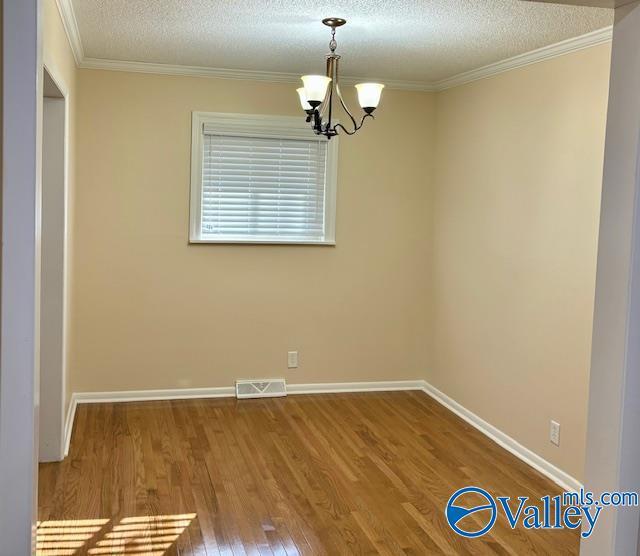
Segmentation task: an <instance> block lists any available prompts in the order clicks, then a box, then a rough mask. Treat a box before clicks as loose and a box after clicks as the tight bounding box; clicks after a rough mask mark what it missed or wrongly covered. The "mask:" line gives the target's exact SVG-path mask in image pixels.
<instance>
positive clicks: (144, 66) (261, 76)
mask: <svg viewBox="0 0 640 556" xmlns="http://www.w3.org/2000/svg"><path fill="white" fill-rule="evenodd" d="M78 67H80V68H83V69H98V70H110V71H126V72H134V73H153V74H159V75H181V76H187V77H214V78H218V79H239V80H245V81H268V82H271V83H298V82H299V81H300V75H298V74H296V73H282V72H274V71H255V70H237V69H225V68H210V67H206V66H181V65H173V64H154V63H150V62H127V61H124V60H105V59H101V58H84V60H83V61H82V62H81V63H80V64H78ZM367 81H376V82H383V83H384V84H385V86H386V87H387V88H388V89H405V90H410V91H423V92H424V91H428V92H431V91H433V90H434V88H433V86H432V85H431V84H429V83H422V82H420V81H393V80H389V79H384V80H381V79H379V78H377V79H376V78H371V77H349V76H347V77H341V78H340V82H341V83H343V84H345V85H355V84H356V83H363V82H367Z"/></svg>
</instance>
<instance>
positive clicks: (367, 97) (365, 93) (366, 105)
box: [356, 83, 384, 114]
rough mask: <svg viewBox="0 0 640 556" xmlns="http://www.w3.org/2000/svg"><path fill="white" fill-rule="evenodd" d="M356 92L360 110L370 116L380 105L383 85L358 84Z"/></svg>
mask: <svg viewBox="0 0 640 556" xmlns="http://www.w3.org/2000/svg"><path fill="white" fill-rule="evenodd" d="M356 89H357V91H358V102H359V103H360V106H361V107H362V109H363V110H364V111H365V112H367V113H368V114H370V113H371V112H373V111H374V110H375V109H376V108H377V107H378V104H379V103H380V95H381V94H382V89H384V85H383V84H382V83H358V84H357V85H356Z"/></svg>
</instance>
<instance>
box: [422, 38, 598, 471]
mask: <svg viewBox="0 0 640 556" xmlns="http://www.w3.org/2000/svg"><path fill="white" fill-rule="evenodd" d="M609 56H610V46H609V45H603V46H598V47H594V48H589V49H587V50H583V51H580V52H577V53H573V54H570V55H566V56H562V57H560V58H556V59H553V60H550V61H546V62H542V63H538V64H534V65H531V66H527V67H525V68H522V69H518V70H514V71H510V72H507V73H504V74H501V75H499V76H496V77H494V78H491V79H486V80H483V81H477V82H475V83H471V84H469V85H465V86H462V87H458V88H455V89H452V90H450V91H446V92H443V93H441V94H439V95H438V98H437V107H436V110H437V111H436V113H437V145H436V161H437V169H436V179H435V182H434V183H435V189H434V198H433V211H434V212H433V215H434V218H433V228H432V234H433V260H432V262H433V300H434V307H433V315H432V316H433V324H434V335H433V359H432V365H431V367H430V368H429V370H428V375H427V376H428V380H429V381H430V382H431V383H432V384H433V385H434V386H435V387H437V388H439V389H441V390H442V391H444V392H445V393H446V394H447V395H449V396H451V397H452V398H454V399H455V400H456V401H458V402H459V403H461V404H462V405H464V406H465V407H467V408H468V409H470V410H471V411H473V412H475V413H477V414H478V415H479V416H480V417H482V418H483V419H485V420H486V421H488V422H490V423H491V424H492V425H494V426H496V427H498V428H499V429H501V430H502V431H504V432H505V433H507V434H508V435H510V436H512V437H513V438H515V439H516V440H518V441H519V442H521V443H522V444H524V445H525V446H526V447H528V448H529V449H531V450H533V451H534V452H536V453H538V454H539V455H541V456H542V457H544V458H545V459H547V460H548V461H550V462H552V463H554V464H555V465H557V466H558V467H560V468H561V469H563V470H565V471H567V472H568V473H570V474H571V475H573V476H574V477H576V478H578V479H581V478H582V477H583V468H584V449H585V429H586V412H587V394H588V379H589V376H588V373H589V361H590V345H591V327H592V314H593V302H594V287H595V268H596V246H597V233H598V214H599V206H600V193H601V180H602V163H603V152H604V135H605V134H604V131H605V119H606V106H607V91H608V72H609ZM551 419H554V420H556V421H558V422H559V423H560V424H561V446H560V448H557V447H555V446H553V445H552V444H551V443H550V442H549V421H550V420H551Z"/></svg>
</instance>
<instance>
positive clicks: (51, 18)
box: [42, 0, 78, 407]
mask: <svg viewBox="0 0 640 556" xmlns="http://www.w3.org/2000/svg"><path fill="white" fill-rule="evenodd" d="M42 9H43V14H44V24H43V32H42V34H43V47H42V51H43V52H42V57H43V62H44V65H45V66H46V67H47V70H48V71H49V73H50V75H52V77H53V78H54V79H55V80H56V81H57V82H58V84H59V85H60V86H61V87H62V88H64V89H66V91H65V92H66V93H67V109H68V126H69V128H68V153H67V166H68V167H67V206H68V215H69V216H68V219H69V222H68V226H69V227H71V226H72V225H73V224H72V221H73V214H74V210H73V203H74V198H75V183H76V181H75V150H76V144H77V141H76V76H77V73H78V70H77V69H76V65H75V60H74V58H73V53H72V51H71V47H70V45H69V41H68V40H67V35H66V33H65V30H64V27H63V25H62V20H61V19H60V14H59V12H58V8H57V6H56V2H55V0H44V1H43V8H42ZM73 239H74V238H73V236H72V237H70V238H69V242H68V245H67V250H66V257H67V261H66V264H67V268H68V269H69V274H68V282H69V283H68V286H67V287H68V295H67V299H66V305H67V312H69V310H70V307H71V304H72V302H73V301H72V300H73V290H72V288H71V282H72V280H73V274H72V272H71V271H70V269H71V268H72V265H73ZM70 340H71V338H70V337H69V336H68V337H67V351H68V350H69V349H70V344H69V342H70ZM67 375H68V368H67ZM65 382H66V386H67V387H66V391H67V395H66V401H65V407H66V406H68V404H69V399H70V396H71V393H72V392H73V390H72V388H73V385H72V384H71V382H70V380H69V377H68V376H67V380H66V381H65Z"/></svg>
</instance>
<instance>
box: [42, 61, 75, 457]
mask: <svg viewBox="0 0 640 556" xmlns="http://www.w3.org/2000/svg"><path fill="white" fill-rule="evenodd" d="M43 57H44V62H43V75H44V72H46V73H47V74H48V76H49V78H50V79H51V80H52V81H53V83H54V84H55V86H56V88H57V89H58V92H59V93H60V94H61V95H62V96H61V97H55V98H54V101H58V102H61V103H62V104H63V110H64V122H63V128H64V129H63V133H62V141H63V157H64V159H63V165H62V166H63V167H62V172H63V178H62V196H63V198H62V210H63V216H62V221H63V222H62V235H63V237H62V269H61V270H62V289H61V291H60V292H55V293H54V295H58V294H59V295H60V297H61V299H59V300H58V301H59V302H60V305H61V307H60V308H61V311H60V313H61V314H60V315H56V317H58V316H59V317H60V319H59V323H58V324H59V326H61V331H60V335H59V337H58V338H56V340H58V341H59V345H56V352H57V353H59V360H58V361H56V364H55V366H54V368H53V370H54V371H55V373H56V375H57V376H45V375H44V373H43V365H42V361H41V364H40V388H39V391H38V392H36V395H38V396H39V404H38V405H39V407H40V413H41V415H40V417H39V420H38V422H39V423H40V424H41V423H42V422H46V423H49V424H51V427H50V428H49V430H47V432H46V434H47V436H49V438H47V439H44V438H43V437H42V436H40V439H39V448H40V454H39V460H40V461H61V460H62V459H63V458H64V456H65V447H66V446H65V441H66V439H65V420H66V415H65V409H66V383H67V380H66V374H67V349H66V348H67V322H68V318H67V308H68V305H67V300H68V289H67V288H68V266H67V261H68V257H67V253H68V228H69V226H68V219H69V206H68V205H69V204H68V195H69V193H68V192H69V88H68V87H67V85H66V83H65V81H64V79H62V77H61V76H60V73H59V72H58V71H57V69H56V68H55V64H53V63H51V61H49V60H48V59H47V56H46V53H43ZM47 98H48V97H44V105H43V118H45V115H46V110H47V108H46V103H47ZM45 131H46V130H45V129H44V126H43V141H45V140H46V138H45V136H44V134H45ZM43 144H44V143H43ZM43 157H44V152H43ZM43 164H44V162H43ZM46 187H47V183H46V179H45V178H44V176H43V178H42V188H43V190H42V195H43V197H42V203H43V207H42V211H43V212H42V218H43V221H42V226H43V228H44V226H45V220H44V219H45V211H46V210H47V207H46V206H45V205H44V198H45V196H46V191H45V188H46ZM44 232H46V230H44V229H43V237H44ZM44 241H45V240H44V239H43V246H44ZM42 255H44V251H43V253H42ZM45 280H46V275H45V274H44V269H43V274H42V284H41V293H42V288H45ZM43 301H46V300H43ZM45 307H46V305H45V304H44V303H43V304H42V315H41V317H42V318H41V321H40V322H41V325H42V323H43V318H44V316H45V314H44V313H45ZM45 334H47V330H46V329H44V328H43V330H42V332H41V336H44V335H45ZM56 343H58V342H56ZM42 349H43V347H42V345H41V350H42ZM47 370H50V369H47ZM43 382H45V383H46V384H43ZM52 383H53V384H52ZM49 386H53V388H49ZM43 391H44V392H47V393H48V395H47V396H46V397H44V396H43ZM43 419H45V421H43ZM40 429H41V430H40V432H42V427H40Z"/></svg>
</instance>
